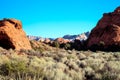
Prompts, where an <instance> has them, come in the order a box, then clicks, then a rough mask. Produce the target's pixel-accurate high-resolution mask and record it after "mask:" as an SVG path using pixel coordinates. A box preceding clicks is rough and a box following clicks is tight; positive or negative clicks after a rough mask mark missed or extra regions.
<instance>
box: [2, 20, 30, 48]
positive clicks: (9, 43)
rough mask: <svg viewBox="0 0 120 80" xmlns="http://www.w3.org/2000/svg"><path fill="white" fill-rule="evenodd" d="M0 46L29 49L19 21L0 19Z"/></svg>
mask: <svg viewBox="0 0 120 80" xmlns="http://www.w3.org/2000/svg"><path fill="white" fill-rule="evenodd" d="M0 46H1V47H3V48H5V49H10V48H12V49H16V50H20V49H31V45H30V42H29V40H28V38H27V36H26V34H25V32H24V31H23V29H22V24H21V22H20V21H18V20H15V19H4V20H0Z"/></svg>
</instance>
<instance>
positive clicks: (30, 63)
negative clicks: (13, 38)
mask: <svg viewBox="0 0 120 80" xmlns="http://www.w3.org/2000/svg"><path fill="white" fill-rule="evenodd" d="M0 80H120V52H114V53H113V52H109V53H107V52H101V51H99V52H91V51H75V50H64V49H53V50H44V51H42V52H41V51H38V50H37V51H35V50H29V51H26V50H21V51H15V50H12V49H10V50H5V49H2V48H0Z"/></svg>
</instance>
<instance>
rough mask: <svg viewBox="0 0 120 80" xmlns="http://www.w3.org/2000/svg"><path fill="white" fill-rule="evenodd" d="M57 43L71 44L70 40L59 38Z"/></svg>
mask: <svg viewBox="0 0 120 80" xmlns="http://www.w3.org/2000/svg"><path fill="white" fill-rule="evenodd" d="M55 41H57V42H59V43H60V44H62V43H68V42H70V40H68V39H64V38H57V39H56V40H55Z"/></svg>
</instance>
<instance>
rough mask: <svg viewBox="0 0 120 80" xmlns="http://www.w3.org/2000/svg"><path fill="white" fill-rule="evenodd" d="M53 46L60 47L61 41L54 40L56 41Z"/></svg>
mask: <svg viewBox="0 0 120 80" xmlns="http://www.w3.org/2000/svg"><path fill="white" fill-rule="evenodd" d="M52 46H53V47H56V48H59V47H60V43H59V42H58V41H54V42H53V43H52Z"/></svg>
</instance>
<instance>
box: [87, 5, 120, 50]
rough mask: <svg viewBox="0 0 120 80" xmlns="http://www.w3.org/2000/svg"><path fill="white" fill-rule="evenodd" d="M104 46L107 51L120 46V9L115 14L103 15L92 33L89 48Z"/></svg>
mask: <svg viewBox="0 0 120 80" xmlns="http://www.w3.org/2000/svg"><path fill="white" fill-rule="evenodd" d="M101 44H102V45H103V47H104V48H105V49H107V48H108V47H109V46H112V45H118V46H120V7H118V8H116V9H115V11H114V12H111V13H105V14H103V17H102V19H100V20H99V22H98V24H97V26H96V27H95V28H94V29H93V30H92V31H91V34H90V36H89V38H88V44H87V47H88V48H90V47H92V46H94V47H95V45H96V46H100V45H101Z"/></svg>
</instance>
